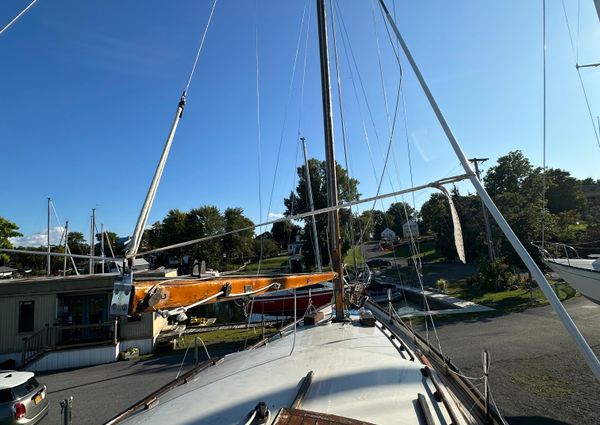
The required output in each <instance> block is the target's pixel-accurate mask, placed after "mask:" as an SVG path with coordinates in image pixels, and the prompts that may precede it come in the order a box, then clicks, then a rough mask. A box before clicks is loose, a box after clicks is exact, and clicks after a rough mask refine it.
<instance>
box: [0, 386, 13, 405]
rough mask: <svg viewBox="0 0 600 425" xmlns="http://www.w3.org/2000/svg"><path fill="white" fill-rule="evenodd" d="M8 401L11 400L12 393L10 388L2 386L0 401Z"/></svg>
mask: <svg viewBox="0 0 600 425" xmlns="http://www.w3.org/2000/svg"><path fill="white" fill-rule="evenodd" d="M8 401H13V395H12V392H11V391H10V388H4V389H2V390H0V403H6V402H8Z"/></svg>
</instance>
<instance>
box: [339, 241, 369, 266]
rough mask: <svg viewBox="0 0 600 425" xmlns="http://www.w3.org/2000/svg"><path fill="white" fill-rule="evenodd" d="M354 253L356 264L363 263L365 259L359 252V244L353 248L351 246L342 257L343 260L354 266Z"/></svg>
mask: <svg viewBox="0 0 600 425" xmlns="http://www.w3.org/2000/svg"><path fill="white" fill-rule="evenodd" d="M355 255H356V265H357V266H359V267H360V266H361V265H362V264H364V262H365V259H364V257H363V256H362V254H361V252H360V246H359V245H356V246H355V247H354V248H351V249H349V250H348V252H347V253H346V257H345V258H344V262H345V263H346V264H348V265H349V266H354V256H355Z"/></svg>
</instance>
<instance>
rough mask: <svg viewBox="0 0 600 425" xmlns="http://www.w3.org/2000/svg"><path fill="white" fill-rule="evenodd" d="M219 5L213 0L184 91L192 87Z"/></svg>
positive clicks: (186, 91)
mask: <svg viewBox="0 0 600 425" xmlns="http://www.w3.org/2000/svg"><path fill="white" fill-rule="evenodd" d="M216 6H217V0H213V4H212V8H211V9H210V15H209V16H208V21H207V23H206V27H204V32H203V33H202V39H201V40H200V46H199V47H198V51H197V52H196V58H195V59H194V64H193V65H192V70H191V71H190V75H189V77H188V79H187V83H186V84H185V90H184V91H183V92H184V93H186V94H187V93H188V92H189V89H190V84H191V83H192V78H193V77H194V73H195V72H196V66H197V65H198V59H200V53H201V52H202V48H203V47H204V40H206V34H207V33H208V28H209V27H210V23H211V22H212V17H213V14H214V13H215V7H216Z"/></svg>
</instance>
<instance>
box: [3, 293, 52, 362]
mask: <svg viewBox="0 0 600 425" xmlns="http://www.w3.org/2000/svg"><path fill="white" fill-rule="evenodd" d="M21 301H34V302H35V306H34V308H35V310H34V331H38V330H40V329H42V328H43V327H44V326H45V324H46V323H48V324H49V325H52V324H53V323H54V321H55V320H56V296H55V295H54V294H46V295H33V294H31V295H22V296H14V297H9V298H0V353H12V352H21V349H22V341H23V337H26V336H29V335H31V334H33V332H23V333H19V303H20V302H21Z"/></svg>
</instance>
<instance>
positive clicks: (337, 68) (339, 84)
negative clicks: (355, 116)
mask: <svg viewBox="0 0 600 425" xmlns="http://www.w3.org/2000/svg"><path fill="white" fill-rule="evenodd" d="M329 10H330V12H331V34H332V40H333V52H334V55H333V57H334V62H335V75H336V82H337V92H338V106H339V110H340V124H341V128H342V145H343V148H344V149H343V150H344V166H345V169H346V175H347V177H348V180H349V181H350V180H351V173H350V165H349V163H348V151H349V147H348V143H347V137H346V123H345V121H344V107H343V96H342V81H341V77H340V61H339V55H338V48H337V36H336V26H335V13H334V8H333V2H329ZM347 226H348V227H347V228H346V234H347V235H349V236H350V246H351V249H352V253H353V258H354V267H355V268H356V248H355V239H354V232H352V229H353V210H352V208H350V218H349V222H348V225H347Z"/></svg>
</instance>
